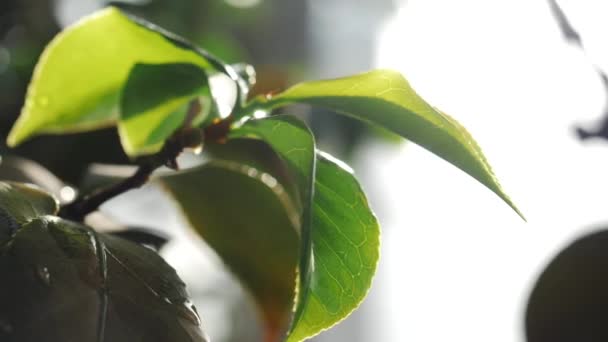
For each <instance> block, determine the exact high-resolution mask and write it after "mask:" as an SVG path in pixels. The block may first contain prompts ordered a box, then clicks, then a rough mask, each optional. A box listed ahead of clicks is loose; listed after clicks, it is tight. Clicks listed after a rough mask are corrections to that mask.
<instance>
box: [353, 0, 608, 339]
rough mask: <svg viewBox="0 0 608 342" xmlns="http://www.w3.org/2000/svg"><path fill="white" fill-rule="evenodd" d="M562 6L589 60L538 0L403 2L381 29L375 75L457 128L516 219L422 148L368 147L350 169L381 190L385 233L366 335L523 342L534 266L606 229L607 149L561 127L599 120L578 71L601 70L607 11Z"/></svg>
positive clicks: (591, 79) (607, 47)
mask: <svg viewBox="0 0 608 342" xmlns="http://www.w3.org/2000/svg"><path fill="white" fill-rule="evenodd" d="M560 3H561V4H562V6H563V8H564V10H565V11H566V13H567V14H568V15H569V16H570V19H571V21H572V23H573V25H574V26H575V27H576V28H577V29H578V30H579V32H580V33H581V35H582V37H583V40H584V43H585V44H586V46H587V49H588V56H585V54H583V53H582V52H581V51H580V50H579V49H578V48H576V47H574V46H571V45H569V44H568V43H566V42H565V41H564V40H563V38H562V36H561V33H560V32H559V29H558V26H557V24H556V22H555V20H554V18H553V17H552V15H551V12H550V10H549V7H548V4H547V2H546V1H541V0H536V1H532V0H510V1H498V0H492V1H488V0H460V1H452V0H443V1H442V0H411V1H409V2H408V3H407V4H406V5H405V4H404V6H402V9H401V10H400V11H399V12H398V14H396V15H395V16H394V17H393V18H391V20H390V22H389V23H388V24H387V25H386V26H385V28H384V30H383V33H382V35H381V39H380V44H379V47H378V53H377V62H376V65H377V66H379V67H390V68H394V69H397V70H400V71H402V72H403V73H404V74H405V75H407V77H408V79H409V80H410V81H411V83H412V84H413V86H414V87H415V88H416V89H417V90H418V91H419V93H420V94H421V95H423V97H425V98H426V99H427V100H429V102H431V103H432V104H433V105H435V106H437V107H439V108H441V109H442V110H444V111H446V112H447V113H450V114H451V115H452V116H454V117H456V118H457V119H458V120H459V121H461V122H462V123H463V124H464V125H465V126H466V127H467V128H468V129H469V131H470V132H471V133H472V135H473V136H474V137H476V139H477V141H478V142H479V143H480V145H481V146H482V148H483V150H484V152H485V153H486V155H487V156H488V158H489V161H490V163H491V164H492V165H493V166H494V169H495V171H496V173H497V175H498V177H499V179H500V180H501V182H502V184H503V185H504V187H505V189H506V190H507V192H508V193H509V194H510V195H511V197H512V198H513V199H514V200H515V202H516V203H517V204H518V206H519V207H520V209H521V210H522V211H523V212H524V213H525V215H526V216H527V218H528V223H524V222H522V220H520V219H519V218H518V217H517V215H516V214H514V213H513V212H512V211H511V210H510V209H509V208H508V207H507V206H506V205H505V204H503V203H501V201H500V200H499V199H498V198H497V197H496V196H495V195H493V194H492V193H491V192H490V191H488V190H486V189H485V188H483V187H482V186H481V185H479V184H477V183H476V182H475V181H473V180H472V179H471V178H469V177H468V176H466V175H464V174H463V173H462V172H460V171H459V170H457V169H455V168H454V167H452V166H450V165H448V164H447V163H445V162H443V161H442V160H440V159H438V158H436V157H434V156H433V155H431V154H430V153H428V152H426V151H424V150H422V149H421V148H418V147H416V146H414V145H412V144H409V145H406V146H403V147H400V148H393V149H392V150H390V151H389V150H387V146H381V145H377V146H371V147H367V152H369V154H367V156H366V157H365V158H364V159H363V160H362V161H361V162H360V163H359V165H355V169H357V170H358V171H359V173H360V174H361V175H363V176H364V178H365V180H366V183H367V184H369V186H368V187H370V188H377V187H378V186H379V189H380V190H376V191H374V192H373V193H372V203H376V206H377V207H378V208H379V209H381V210H380V217H381V218H382V219H383V223H384V237H383V243H384V245H383V255H382V260H381V269H380V275H379V278H378V279H377V281H376V283H375V288H374V290H373V293H372V297H373V298H377V299H378V300H379V301H380V303H382V304H380V306H378V305H376V306H374V308H373V309H374V310H378V311H377V312H376V313H375V317H376V318H375V319H373V320H372V321H373V322H374V323H375V329H374V335H373V336H369V338H373V340H376V341H416V342H424V341H448V340H449V341H479V342H486V341H493V342H500V341H505V342H506V341H522V340H523V313H524V310H525V301H526V300H527V296H528V294H529V291H530V289H531V286H532V284H533V282H534V280H535V279H536V277H537V276H538V273H539V272H540V271H541V269H542V267H543V266H544V265H545V264H546V263H547V262H549V260H550V258H551V257H552V256H553V255H555V253H557V252H558V251H559V250H560V248H563V247H564V246H565V245H566V244H568V243H569V242H571V241H572V239H573V238H575V237H576V236H579V235H581V234H583V233H585V232H588V231H589V230H591V229H593V228H598V227H599V226H601V224H602V223H604V222H606V221H607V219H608V210H607V206H606V202H605V194H606V193H608V177H607V175H608V145H606V144H605V143H603V142H598V141H592V142H588V143H584V144H583V143H581V142H579V141H578V140H577V139H576V137H575V136H574V134H573V127H574V126H575V125H576V124H582V125H584V126H585V127H590V126H591V127H593V123H595V122H597V121H598V119H599V118H600V117H601V113H602V109H603V106H604V101H605V99H604V96H605V94H604V93H603V92H604V90H603V88H602V85H601V81H600V79H599V77H598V76H597V75H596V73H595V72H594V71H593V68H592V67H591V65H590V63H591V62H593V63H598V64H600V65H601V64H602V63H601V61H606V62H604V65H606V63H608V44H607V43H606V37H607V36H606V32H608V20H606V18H607V17H608V3H606V2H602V1H581V0H578V1H574V0H572V1H561V2H560ZM387 151H389V152H387ZM370 159H371V160H373V161H374V162H370Z"/></svg>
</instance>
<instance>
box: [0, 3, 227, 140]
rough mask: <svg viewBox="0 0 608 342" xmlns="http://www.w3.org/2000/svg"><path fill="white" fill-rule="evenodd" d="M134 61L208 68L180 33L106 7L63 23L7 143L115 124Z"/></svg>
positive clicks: (43, 58) (37, 73) (206, 59)
mask: <svg viewBox="0 0 608 342" xmlns="http://www.w3.org/2000/svg"><path fill="white" fill-rule="evenodd" d="M136 63H146V64H162V63H189V64H194V65H196V66H198V67H200V68H201V69H208V68H210V67H211V64H210V63H211V62H210V61H209V59H208V58H207V56H204V55H203V53H202V52H201V51H200V50H198V49H195V48H194V47H193V46H191V45H188V44H187V43H185V42H183V41H182V40H181V39H180V38H177V37H175V36H172V35H170V34H169V33H167V32H164V31H162V30H161V29H160V28H158V27H155V26H153V25H151V24H148V23H145V22H143V21H141V20H136V19H133V18H131V17H129V16H127V15H125V14H123V13H122V12H120V11H119V10H117V9H116V8H113V7H108V8H106V9H103V10H101V11H99V12H96V13H94V14H93V15H90V16H88V17H86V18H84V19H82V20H80V21H79V22H78V23H76V24H75V25H73V26H71V27H69V28H67V29H66V30H64V31H63V32H62V33H60V34H59V35H57V36H56V37H55V38H54V39H53V40H52V41H51V43H50V44H49V45H48V46H47V47H46V49H45V51H44V52H43V54H42V56H41V57H40V60H39V61H38V64H37V66H36V69H35V71H34V76H33V78H32V80H31V82H30V85H29V88H28V91H27V95H26V102H25V106H24V108H23V109H22V112H21V115H20V117H19V119H18V120H17V123H16V124H15V126H14V127H13V129H12V131H11V133H10V135H9V137H8V144H9V145H11V146H15V145H17V144H19V143H21V142H23V141H24V140H26V139H28V138H30V137H31V136H33V135H36V134H40V133H56V134H57V133H66V132H76V131H85V130H92V129H98V128H101V127H104V126H108V125H112V124H114V123H115V122H116V120H117V119H118V117H119V108H118V104H119V100H120V99H119V98H120V91H121V89H122V87H123V84H124V83H125V81H126V80H127V76H128V75H129V72H130V70H131V69H132V68H133V66H134V65H135V64H136ZM214 65H215V64H214Z"/></svg>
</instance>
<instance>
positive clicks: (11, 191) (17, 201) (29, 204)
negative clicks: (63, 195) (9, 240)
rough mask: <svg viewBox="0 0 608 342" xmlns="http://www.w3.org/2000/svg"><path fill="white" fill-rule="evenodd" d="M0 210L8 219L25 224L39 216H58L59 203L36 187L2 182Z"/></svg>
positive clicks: (0, 187)
mask: <svg viewBox="0 0 608 342" xmlns="http://www.w3.org/2000/svg"><path fill="white" fill-rule="evenodd" d="M0 209H1V211H2V214H3V216H6V217H7V219H8V218H9V217H10V218H12V219H13V220H15V221H16V222H17V223H18V224H23V223H25V222H27V221H29V220H31V219H34V218H36V217H39V216H43V215H54V214H56V213H57V211H58V210H59V202H58V201H57V200H56V199H55V198H54V197H53V196H51V195H49V194H48V193H47V192H45V191H43V190H42V189H40V188H38V187H36V186H34V185H28V184H22V183H13V182H0ZM2 228H3V227H0V229H2Z"/></svg>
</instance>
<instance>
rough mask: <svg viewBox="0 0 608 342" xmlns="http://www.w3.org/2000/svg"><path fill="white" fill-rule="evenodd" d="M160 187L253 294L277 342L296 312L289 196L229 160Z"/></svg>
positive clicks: (294, 237)
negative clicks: (166, 191)
mask: <svg viewBox="0 0 608 342" xmlns="http://www.w3.org/2000/svg"><path fill="white" fill-rule="evenodd" d="M162 182H163V183H164V184H165V185H166V188H167V189H168V190H169V191H170V193H171V194H172V195H173V197H174V198H175V199H176V203H177V204H178V205H179V206H180V208H181V209H182V210H183V213H184V215H185V217H186V218H187V219H188V221H189V223H190V224H191V226H192V227H193V228H194V229H195V230H196V232H197V233H198V234H199V235H200V236H201V237H202V238H203V239H204V240H205V241H206V242H207V243H208V244H209V245H210V246H211V247H212V248H213V249H214V250H215V251H216V252H217V254H218V255H219V256H220V257H221V259H222V260H223V261H224V262H225V263H226V265H227V266H228V267H229V268H230V269H231V270H232V271H233V272H234V273H235V275H236V276H237V277H238V278H239V280H240V281H241V283H242V284H243V285H244V286H245V287H246V288H247V289H249V290H250V291H251V293H252V294H253V296H254V298H255V299H256V301H257V303H258V304H259V307H260V308H261V312H262V314H263V316H264V321H265V323H266V334H267V340H268V341H274V340H277V339H278V338H279V337H280V336H281V335H283V334H284V329H285V327H286V325H287V323H288V321H289V317H290V312H291V308H292V306H293V295H294V284H295V269H296V264H297V258H298V237H297V232H296V229H295V227H296V226H297V220H298V217H297V216H294V215H293V214H290V213H291V212H293V204H291V203H289V202H290V199H289V197H288V196H286V192H285V190H284V189H283V188H282V187H281V186H280V185H279V184H278V182H277V181H276V179H274V178H273V177H272V176H270V175H269V174H267V173H264V172H261V171H259V170H258V169H255V168H253V167H250V166H247V165H244V164H240V163H236V162H233V161H229V160H214V161H211V162H209V163H207V164H205V165H203V166H200V167H196V168H193V169H190V170H187V171H184V172H181V173H177V174H173V175H168V176H165V177H163V178H162ZM286 208H292V209H291V210H289V209H286Z"/></svg>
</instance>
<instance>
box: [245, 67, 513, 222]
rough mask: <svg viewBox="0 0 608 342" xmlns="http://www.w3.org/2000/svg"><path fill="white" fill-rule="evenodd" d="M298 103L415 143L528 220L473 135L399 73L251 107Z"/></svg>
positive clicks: (349, 80) (318, 86)
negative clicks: (380, 129)
mask: <svg viewBox="0 0 608 342" xmlns="http://www.w3.org/2000/svg"><path fill="white" fill-rule="evenodd" d="M293 102H301V103H308V104H311V105H317V106H322V107H326V108H329V109H332V110H334V111H336V112H339V113H343V114H346V115H349V116H351V117H354V118H357V119H360V120H363V121H365V122H368V123H371V124H375V125H379V126H381V127H383V128H385V129H387V130H389V131H392V132H394V133H397V134H399V135H401V136H402V137H404V138H406V139H408V140H411V141H412V142H414V143H416V144H418V145H420V146H422V147H424V148H426V149H428V150H429V151H431V152H433V153H435V154H436V155H438V156H440V157H441V158H443V159H445V160H447V161H448V162H450V163H452V164H453V165H455V166H457V167H458V168H460V169H461V170H463V171H464V172H466V173H468V174H469V175H471V176H472V177H474V178H475V179H477V180H478V181H479V182H481V183H482V184H484V185H485V186H487V187H488V188H489V189H490V190H492V191H493V192H494V193H496V194H497V195H498V196H500V198H502V199H503V200H504V201H505V202H506V203H507V204H508V205H509V206H511V208H513V210H515V211H516V212H517V214H519V215H520V216H521V217H522V218H523V215H522V213H521V212H520V211H519V210H518V209H517V207H516V206H515V204H514V203H513V202H512V201H511V199H509V197H508V196H507V195H506V194H505V192H504V191H503V189H502V188H501V186H500V184H499V183H498V180H497V179H496V177H495V176H494V173H493V172H492V169H491V168H490V165H489V163H488V162H487V161H486V158H485V157H484V155H483V153H482V152H481V149H480V148H479V146H477V143H476V142H475V141H474V140H473V138H472V137H471V136H470V134H469V133H468V132H467V131H466V130H465V129H464V127H462V126H461V125H460V124H458V123H457V122H456V120H454V119H452V118H451V117H449V116H448V115H446V114H444V113H442V112H441V111H439V110H437V109H435V108H433V107H432V106H431V105H429V104H428V103H426V102H425V101H424V100H423V99H422V98H421V97H420V96H419V95H418V94H416V92H415V91H414V89H412V87H411V86H410V85H409V83H408V82H407V80H405V78H403V76H401V75H400V74H399V73H397V72H395V71H390V70H375V71H371V72H367V73H364V74H359V75H355V76H351V77H345V78H339V79H333V80H322V81H312V82H305V83H301V84H299V85H295V86H293V87H291V88H289V89H287V90H286V91H285V92H283V93H280V94H278V95H276V96H274V97H272V98H270V99H266V98H262V97H260V98H258V99H257V100H256V101H254V102H253V103H252V104H250V106H251V108H262V109H272V108H277V107H280V106H283V105H286V104H289V103H293ZM244 112H247V111H244Z"/></svg>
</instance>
